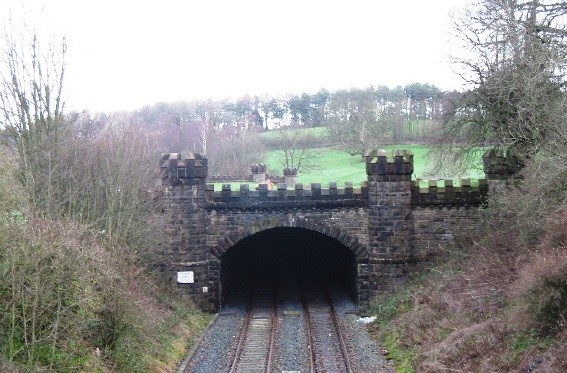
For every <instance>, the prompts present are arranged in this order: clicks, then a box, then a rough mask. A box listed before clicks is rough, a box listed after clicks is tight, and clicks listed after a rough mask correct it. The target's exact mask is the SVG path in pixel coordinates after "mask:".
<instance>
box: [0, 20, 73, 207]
mask: <svg viewBox="0 0 567 373" xmlns="http://www.w3.org/2000/svg"><path fill="white" fill-rule="evenodd" d="M15 30H18V27H16V26H15V25H14V24H13V23H12V22H10V23H9V24H8V26H7V27H6V29H5V30H4V44H5V48H4V50H2V51H0V63H1V65H0V124H1V125H2V127H4V128H5V129H6V131H7V133H8V134H9V136H10V138H11V140H12V143H13V145H14V146H15V147H16V149H17V152H18V156H19V161H20V170H21V172H22V173H23V178H22V179H23V181H24V184H25V186H26V188H27V189H28V192H29V194H30V197H31V198H32V200H33V201H34V202H35V204H36V205H37V206H42V207H43V209H44V211H45V212H46V213H47V214H48V215H49V214H51V213H53V210H54V209H55V208H56V204H55V203H54V199H53V194H54V188H53V185H54V177H55V174H56V173H57V168H58V166H59V165H58V162H57V159H58V152H59V150H60V145H61V140H62V138H63V136H64V133H65V130H64V121H63V80H64V76H65V57H66V53H67V43H66V40H65V38H64V37H63V38H62V39H61V40H60V41H59V42H57V43H53V42H45V40H44V39H43V38H42V37H41V34H40V33H39V32H38V31H37V30H31V31H30V30H27V29H25V28H24V30H23V31H21V32H17V31H15Z"/></svg>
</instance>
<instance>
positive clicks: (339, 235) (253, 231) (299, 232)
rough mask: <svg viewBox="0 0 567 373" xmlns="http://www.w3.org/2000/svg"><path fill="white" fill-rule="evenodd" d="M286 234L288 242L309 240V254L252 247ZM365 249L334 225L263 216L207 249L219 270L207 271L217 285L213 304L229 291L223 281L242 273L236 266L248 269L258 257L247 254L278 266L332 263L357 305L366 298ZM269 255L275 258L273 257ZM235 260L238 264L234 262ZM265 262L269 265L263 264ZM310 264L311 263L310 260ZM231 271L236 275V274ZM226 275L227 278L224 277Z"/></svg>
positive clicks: (228, 234) (225, 282) (218, 304)
mask: <svg viewBox="0 0 567 373" xmlns="http://www.w3.org/2000/svg"><path fill="white" fill-rule="evenodd" d="M287 237H288V238H289V240H290V242H294V240H295V241H297V240H299V241H301V242H304V241H305V240H307V239H310V240H311V241H310V242H311V243H310V244H309V245H308V246H310V249H309V250H307V251H309V253H310V254H309V255H307V256H306V257H304V256H298V255H299V254H298V252H297V250H294V249H292V248H290V249H289V250H288V251H285V250H284V251H282V248H281V247H275V248H274V247H273V246H272V247H271V248H269V247H268V248H266V250H268V251H258V248H257V247H256V246H257V245H258V241H259V240H264V242H269V241H270V240H275V241H276V243H278V242H281V241H282V240H286V239H287ZM255 245H256V246H255ZM321 245H326V246H327V247H328V248H329V250H327V251H326V252H325V255H321V250H322V249H321ZM276 246H278V245H276ZM255 247H256V248H255ZM245 248H246V249H245ZM304 249H305V247H304ZM239 250H240V251H241V250H248V252H247V253H244V254H242V255H240V256H238V255H239V254H238V253H237V251H239ZM269 250H272V252H269ZM367 252H368V251H367V248H366V247H365V246H364V245H362V244H360V243H359V242H358V240H357V239H356V238H354V237H351V236H349V235H347V234H345V233H344V232H342V231H341V230H340V229H338V228H336V227H331V226H327V225H324V224H317V223H316V222H313V221H305V220H302V219H286V220H283V219H277V218H273V219H265V220H261V221H258V222H257V223H255V224H250V225H248V226H243V227H240V228H238V229H235V230H234V231H232V232H229V233H227V234H226V235H225V237H223V238H222V239H221V240H219V241H218V244H217V245H216V246H215V247H214V248H212V249H211V254H212V255H213V256H214V257H215V258H216V259H218V269H219V270H218V271H214V273H211V275H212V276H213V277H214V278H211V279H210V280H211V281H214V282H215V283H216V284H217V285H218V287H217V289H218V292H217V297H218V299H217V306H220V305H221V304H222V303H223V300H226V298H225V296H226V295H227V294H226V293H227V292H229V291H228V289H227V281H228V283H230V284H233V283H234V282H235V281H236V280H241V279H242V278H241V277H242V276H243V274H244V273H246V272H245V271H243V270H242V269H238V268H237V267H238V266H242V267H244V268H247V266H249V267H250V268H255V267H254V265H253V264H251V263H254V262H255V261H257V260H260V259H254V258H250V256H256V257H261V256H263V255H268V256H267V257H263V259H261V260H264V261H268V262H269V261H270V260H273V261H274V262H277V263H278V264H279V265H280V266H287V268H288V269H289V268H290V267H294V266H293V265H292V263H291V262H289V261H288V260H297V261H318V262H319V263H315V267H317V268H319V267H318V266H319V265H320V266H327V267H325V268H327V270H328V268H331V267H332V266H335V267H332V268H333V271H334V273H335V275H337V276H340V277H341V279H342V281H345V286H347V287H348V288H349V291H351V294H352V295H353V298H354V300H355V301H356V302H357V304H360V303H364V302H366V301H367V300H368V281H367V277H368V274H367V261H368V256H367ZM241 253H243V251H241ZM260 253H261V255H260ZM304 254H305V253H303V254H301V255H304ZM271 255H273V256H274V257H277V258H278V259H273V257H272V256H271ZM278 255H279V256H278ZM270 258H271V259H270ZM294 258H295V259H294ZM305 258H308V259H305ZM317 258H320V259H317ZM227 263H228V264H227ZM235 263H238V265H237V264H235ZM265 265H269V264H267V263H265ZM311 265H314V264H313V263H311ZM280 270H282V268H281V267H280V268H278V269H276V271H280ZM290 270H291V269H290ZM319 270H320V269H319ZM235 272H238V273H240V274H239V275H236V274H235ZM250 272H254V270H250ZM227 277H229V278H230V280H227ZM223 282H224V284H223Z"/></svg>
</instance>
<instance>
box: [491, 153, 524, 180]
mask: <svg viewBox="0 0 567 373" xmlns="http://www.w3.org/2000/svg"><path fill="white" fill-rule="evenodd" d="M482 162H483V164H484V173H485V174H486V177H487V178H488V179H492V180H502V179H508V178H509V177H510V176H512V175H514V174H516V173H517V172H518V171H520V170H521V169H522V168H523V167H524V164H523V162H522V161H521V159H520V158H519V157H518V155H517V154H515V153H514V152H513V151H512V150H509V149H489V150H487V151H486V152H485V153H484V155H483V156H482Z"/></svg>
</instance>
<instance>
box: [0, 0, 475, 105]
mask: <svg viewBox="0 0 567 373" xmlns="http://www.w3.org/2000/svg"><path fill="white" fill-rule="evenodd" d="M464 1H465V0H428V1H425V0H397V1H379V0H367V1H362V0H348V1H339V0H336V1H328V0H327V1H319V0H300V1H296V0H285V1H271V0H258V1H252V0H219V1H211V0H198V1H190V0H185V1H172V0H160V1H144V0H138V1H129V0H128V1H126V0H108V1H106V0H97V1H77V0H74V1H73V0H27V1H23V0H0V11H2V13H3V16H4V17H3V18H5V15H6V14H7V12H6V11H7V9H8V8H21V4H22V3H25V7H26V8H27V10H26V15H25V16H24V17H25V18H27V21H29V20H31V19H32V18H34V17H35V16H34V14H42V18H43V19H46V20H47V23H48V24H49V27H50V28H51V30H53V31H55V32H59V33H65V34H66V35H67V39H68V44H69V48H68V59H67V75H66V80H65V96H66V102H67V106H66V107H67V110H70V109H72V110H81V109H88V110H90V111H113V110H123V109H125V110H129V109H134V108H138V107H141V106H143V105H151V104H153V103H155V102H158V101H178V100H192V99H199V98H209V97H212V98H217V99H218V98H224V97H239V96H242V95H244V94H250V95H262V94H269V95H272V96H275V95H281V94H285V93H298V94H299V93H302V92H309V93H314V92H316V91H318V90H320V89H321V88H326V89H328V90H330V91H334V90H337V89H343V88H345V89H348V88H351V87H361V88H362V87H367V86H369V85H371V84H373V85H387V86H389V87H395V86H397V85H405V84H408V83H412V82H420V83H431V84H434V85H436V86H438V87H440V88H442V89H459V88H460V85H461V82H460V81H459V79H458V77H457V76H456V75H455V74H454V73H453V71H452V68H453V67H452V66H451V64H450V63H449V55H450V52H451V51H450V49H451V48H450V47H449V45H450V44H449V40H450V23H451V20H450V17H449V13H450V12H451V10H453V9H459V8H460V7H462V6H463V4H464ZM42 6H43V8H44V10H43V12H39V9H41V8H42ZM14 13H15V14H16V13H17V14H16V16H18V15H19V14H21V11H19V10H18V11H16V12H14ZM16 16H15V18H16Z"/></svg>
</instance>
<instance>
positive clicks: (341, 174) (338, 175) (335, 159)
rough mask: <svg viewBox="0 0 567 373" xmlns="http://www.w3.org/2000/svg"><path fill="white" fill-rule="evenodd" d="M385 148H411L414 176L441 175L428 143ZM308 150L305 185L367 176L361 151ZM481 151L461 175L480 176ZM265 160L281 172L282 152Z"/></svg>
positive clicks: (302, 172)
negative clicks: (432, 170) (432, 171)
mask: <svg viewBox="0 0 567 373" xmlns="http://www.w3.org/2000/svg"><path fill="white" fill-rule="evenodd" d="M384 149H386V150H402V149H404V150H410V151H411V152H412V153H413V154H414V174H413V178H414V179H416V178H419V179H424V180H427V179H440V177H429V176H428V172H429V166H430V164H431V162H430V161H429V160H428V158H427V153H428V151H429V150H430V149H431V147H430V146H427V145H390V146H384ZM310 154H311V155H312V159H311V164H310V165H308V166H309V167H308V168H306V169H304V170H299V172H298V175H297V180H296V182H297V183H303V184H304V185H310V184H311V183H320V184H321V186H323V187H326V186H328V185H329V183H330V182H336V183H337V185H338V186H339V187H342V186H344V183H345V182H352V183H353V185H354V186H355V187H356V186H360V183H361V182H362V181H364V180H366V166H365V164H364V161H363V160H362V157H361V156H360V155H356V156H351V155H349V154H347V153H346V152H344V151H341V150H337V149H335V148H332V147H331V148H315V149H311V150H310ZM480 155H481V153H480V152H479V158H478V163H477V164H474V165H471V167H470V168H469V169H468V170H467V171H466V172H465V173H464V175H462V176H461V178H470V179H479V178H483V177H484V173H483V172H482V159H481V157H480ZM264 162H265V164H266V166H267V168H268V174H271V175H282V170H283V153H282V152H281V151H277V150H273V151H270V152H268V153H266V158H265V160H264ZM458 176H459V175H458ZM458 176H457V177H455V179H458V178H459V177H458ZM239 185H240V184H239V183H233V185H232V189H233V190H238V189H239ZM251 187H255V185H251ZM221 188H222V183H216V184H215V190H221Z"/></svg>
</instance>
